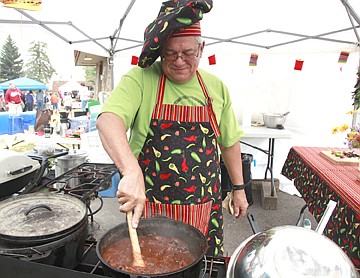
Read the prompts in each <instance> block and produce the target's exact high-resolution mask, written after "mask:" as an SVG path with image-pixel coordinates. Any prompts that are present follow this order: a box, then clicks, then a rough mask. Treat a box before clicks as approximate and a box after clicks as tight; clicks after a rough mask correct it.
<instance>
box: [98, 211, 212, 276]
mask: <svg viewBox="0 0 360 278" xmlns="http://www.w3.org/2000/svg"><path fill="white" fill-rule="evenodd" d="M136 231H137V233H138V236H139V237H141V236H150V235H151V236H162V237H171V238H177V239H179V240H181V241H183V242H185V243H186V244H187V246H188V247H189V249H190V252H191V253H192V254H193V256H194V257H195V258H196V260H195V262H194V263H193V264H191V265H189V266H186V267H184V268H182V269H179V270H178V271H176V272H172V273H163V274H156V275H147V274H141V275H140V276H139V275H133V274H130V273H127V272H125V271H123V270H120V269H116V268H114V267H112V266H111V265H110V264H109V263H108V262H107V261H106V260H105V259H104V258H103V254H104V252H105V251H106V249H107V248H108V247H109V246H111V245H112V244H114V243H115V242H118V241H120V240H122V239H124V238H129V230H128V225H127V223H122V224H120V225H117V226H115V227H113V228H112V229H110V230H109V231H108V232H106V233H105V234H104V235H103V236H102V237H101V238H100V240H99V241H98V242H97V245H96V253H97V255H98V257H99V259H100V261H101V263H102V266H103V270H104V273H105V275H107V276H109V277H118V278H129V277H132V278H136V277H137V278H140V277H169V278H170V277H171V278H177V277H182V278H194V277H199V275H200V270H201V269H200V268H201V260H202V258H203V257H204V254H205V251H206V239H205V237H204V235H203V234H202V233H201V232H200V231H199V230H197V229H196V228H194V227H193V226H191V225H189V224H186V223H184V222H181V221H175V220H172V219H170V218H167V217H156V218H146V219H141V220H140V222H139V226H138V228H137V229H136ZM128 255H129V256H132V254H128Z"/></svg>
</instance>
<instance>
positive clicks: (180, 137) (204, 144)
mask: <svg viewBox="0 0 360 278" xmlns="http://www.w3.org/2000/svg"><path fill="white" fill-rule="evenodd" d="M197 77H198V80H199V83H200V85H201V87H202V90H203V92H204V95H205V97H206V100H207V104H206V105H203V106H181V105H176V104H163V99H164V88H165V81H166V77H165V75H162V76H161V78H160V81H159V88H158V94H157V103H156V105H155V107H154V109H153V114H152V120H151V123H150V132H149V134H148V135H147V138H146V141H145V144H144V146H143V148H142V151H141V152H140V155H139V164H140V167H141V168H142V170H143V173H144V177H145V184H146V197H147V199H146V204H145V208H144V217H145V218H148V217H153V216H154V215H165V216H168V217H171V218H173V219H175V220H180V221H183V222H185V223H188V224H190V225H192V226H194V227H195V228H197V229H198V230H200V231H201V232H202V233H203V234H204V236H205V237H206V238H207V245H208V250H207V253H206V254H207V255H208V256H221V255H222V254H223V216H222V210H221V201H222V198H221V188H220V182H219V173H220V163H219V159H218V151H217V140H216V137H218V136H219V135H220V131H219V127H218V125H217V122H216V119H215V114H214V112H213V110H212V106H211V99H210V97H209V95H208V93H207V90H206V87H205V85H204V83H203V81H202V78H201V76H200V74H199V73H198V72H197Z"/></svg>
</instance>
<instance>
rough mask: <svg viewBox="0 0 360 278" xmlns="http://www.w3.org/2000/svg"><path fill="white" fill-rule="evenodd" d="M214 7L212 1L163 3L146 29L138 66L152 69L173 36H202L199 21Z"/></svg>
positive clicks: (177, 0) (184, 0) (189, 0)
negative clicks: (161, 48) (162, 47)
mask: <svg viewBox="0 0 360 278" xmlns="http://www.w3.org/2000/svg"><path fill="white" fill-rule="evenodd" d="M212 6H213V1H212V0H200V1H191V0H171V1H166V2H163V3H162V5H161V9H160V11H159V14H158V16H157V18H156V19H155V20H154V21H153V22H151V23H150V24H149V25H148V26H147V28H146V29H145V32H144V45H143V48H142V51H141V54H140V57H139V62H138V65H139V66H140V67H142V68H146V67H150V66H151V65H152V64H153V63H154V62H155V61H156V59H157V58H158V57H159V56H160V47H161V45H162V44H163V43H164V42H165V41H166V40H167V39H168V38H169V37H171V36H172V35H174V36H184V35H185V36H186V35H189V36H190V35H191V36H201V29H200V23H199V21H200V20H201V19H202V18H203V13H207V12H209V11H210V10H211V9H212Z"/></svg>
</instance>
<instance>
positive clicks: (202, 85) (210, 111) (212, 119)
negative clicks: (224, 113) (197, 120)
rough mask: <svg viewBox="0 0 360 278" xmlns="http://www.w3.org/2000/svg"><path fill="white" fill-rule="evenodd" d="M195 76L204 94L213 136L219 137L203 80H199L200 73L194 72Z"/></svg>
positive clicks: (210, 101)
mask: <svg viewBox="0 0 360 278" xmlns="http://www.w3.org/2000/svg"><path fill="white" fill-rule="evenodd" d="M196 75H197V78H198V80H199V83H200V86H201V89H202V90H203V92H204V95H205V97H206V106H207V108H208V111H209V117H210V124H211V127H212V128H213V130H214V133H215V136H216V137H219V136H220V135H221V132H220V127H219V125H218V123H217V120H216V116H215V112H214V110H213V108H212V98H211V97H210V95H209V93H208V91H207V89H206V86H205V84H204V81H203V79H202V78H201V76H200V73H199V71H196Z"/></svg>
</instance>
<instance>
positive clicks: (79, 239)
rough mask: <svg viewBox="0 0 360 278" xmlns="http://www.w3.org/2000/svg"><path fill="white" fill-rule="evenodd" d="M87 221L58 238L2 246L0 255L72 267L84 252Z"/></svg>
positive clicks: (77, 262) (79, 260) (76, 264)
mask: <svg viewBox="0 0 360 278" xmlns="http://www.w3.org/2000/svg"><path fill="white" fill-rule="evenodd" d="M87 228H88V221H86V222H84V223H83V224H82V225H81V226H80V227H79V228H78V229H77V230H75V231H73V232H72V233H70V234H69V235H66V236H64V237H63V238H60V239H58V240H55V241H52V242H49V243H46V244H41V245H35V246H30V247H16V248H9V246H7V247H3V246H1V244H0V255H2V256H7V257H11V258H16V259H20V260H22V261H31V262H37V263H42V264H46V265H53V266H58V267H62V268H68V269H74V268H75V267H76V266H78V264H79V263H80V262H81V259H82V257H83V254H84V250H85V248H84V245H85V240H86V237H87V235H88V233H87Z"/></svg>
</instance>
